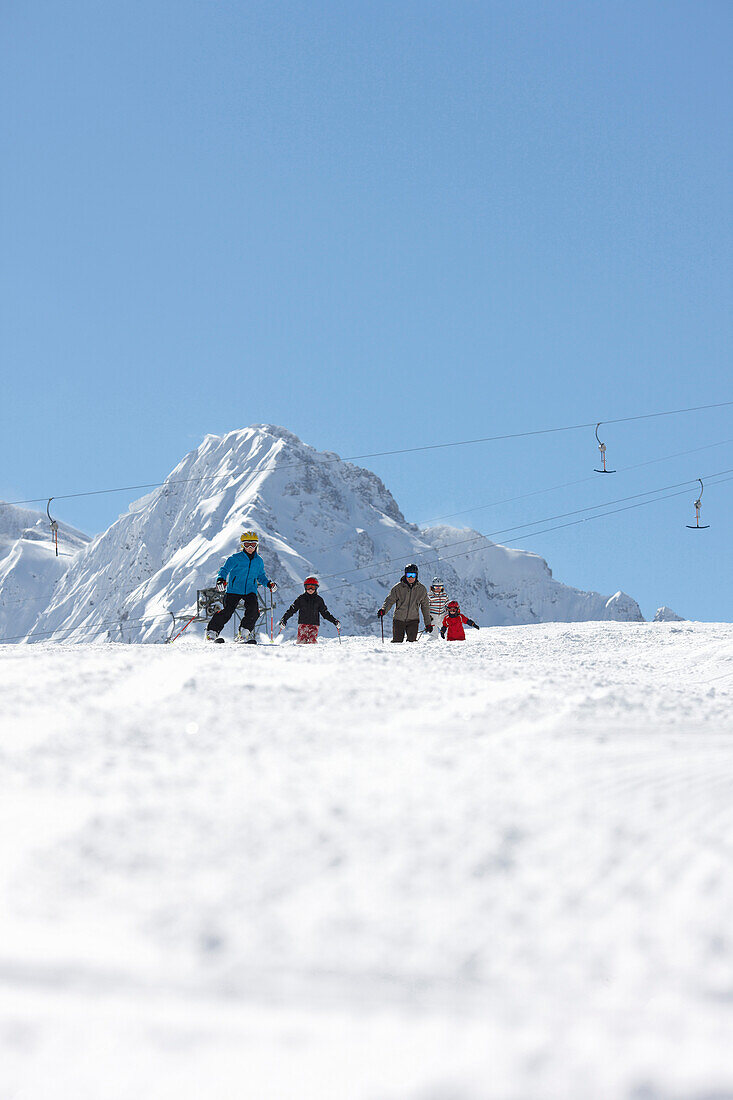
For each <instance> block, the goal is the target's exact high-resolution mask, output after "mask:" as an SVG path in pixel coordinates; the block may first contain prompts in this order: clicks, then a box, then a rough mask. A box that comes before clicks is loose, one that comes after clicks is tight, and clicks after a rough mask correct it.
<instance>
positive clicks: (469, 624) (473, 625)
mask: <svg viewBox="0 0 733 1100" xmlns="http://www.w3.org/2000/svg"><path fill="white" fill-rule="evenodd" d="M467 626H472V627H473V629H474V630H479V629H480V627H479V626H478V624H477V623H475V622H474V621H473V619H469V620H468V623H467Z"/></svg>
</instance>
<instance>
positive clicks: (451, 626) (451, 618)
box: [440, 600, 479, 642]
mask: <svg viewBox="0 0 733 1100" xmlns="http://www.w3.org/2000/svg"><path fill="white" fill-rule="evenodd" d="M464 623H465V624H466V626H472V627H474V628H475V629H476V630H478V629H479V627H478V624H477V623H475V622H474V621H473V619H469V618H467V616H466V615H462V614H461V609H460V607H459V606H458V600H451V601H450V603H449V604H448V614H447V615H446V616H445V618H444V619H443V625H442V626H441V628H440V636H441V638H446V637H447V639H448V641H449V642H465V640H466V634H465V632H464V630H463V624H464Z"/></svg>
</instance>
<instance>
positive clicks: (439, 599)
mask: <svg viewBox="0 0 733 1100" xmlns="http://www.w3.org/2000/svg"><path fill="white" fill-rule="evenodd" d="M428 598H429V600H430V614H431V615H432V617H433V619H434V620H435V622H438V623H439V622H440V620H441V619H442V618H443V616H444V615H445V609H446V608H447V606H448V597H447V596H446V594H445V588H444V587H443V582H442V580H441V579H440V577H433V583H432V584H431V585H430V593H429V597H428Z"/></svg>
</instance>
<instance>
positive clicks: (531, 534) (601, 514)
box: [329, 475, 733, 593]
mask: <svg viewBox="0 0 733 1100" xmlns="http://www.w3.org/2000/svg"><path fill="white" fill-rule="evenodd" d="M726 481H733V475H732V476H731V477H724V478H721V479H720V480H719V481H716V482H714V483H713V484H715V485H722V484H723V483H724V482H726ZM686 492H687V490H686V489H677V490H676V491H675V492H674V493H667V494H666V495H665V496H657V497H654V499H653V500H642V501H637V502H636V503H635V504H627V505H625V506H624V507H623V508H613V509H611V510H610V511H608V512H599V513H598V514H597V515H595V516H583V517H582V518H581V519H573V520H570V521H568V522H567V523H559V524H555V526H553V527H546V528H544V529H543V530H541V531H528V532H527V533H525V534H524V535H515V536H512V539H511V541H512V543H515V542H523V541H524V540H525V539H532V538H535V537H539V536H540V535H546V534H549V533H550V532H551V531H561V530H563V529H564V528H566V527H576V526H577V525H578V524H580V523H588V522H589V521H590V520H594V519H602V518H603V517H605V516H612V515H616V514H617V513H619V512H628V511H630V510H631V509H633V508H643V507H645V506H646V505H647V504H656V503H657V502H658V501H660V500H669V499H671V498H672V497H679V496H684V495H685V493H686ZM538 522H541V521H538ZM481 537H482V538H488V537H489V536H488V535H482V536H481ZM473 541H476V540H473ZM446 548H447V547H446ZM439 549H443V548H439ZM501 549H509V550H511V549H512V547H504V546H497V544H496V543H490V544H489V545H488V546H475V547H473V548H472V549H471V550H459V551H457V552H456V553H455V554H439V555H438V556H437V557H435V558H431V560H430V561H425V560H424V559H425V557H426V555H424V554H423V555H419V557H420V558H421V559H423V560H421V562H420V564H421V565H423V566H437V565H438V564H439V562H443V561H450V560H451V558H461V557H467V556H468V555H469V554H478V553H481V552H482V551H490V550H501ZM383 572H384V571H383V570H382V571H380V573H378V574H375V575H374V576H372V577H364V578H362V580H364V581H374V580H380V579H381V575H382V573H383ZM342 576H343V574H342ZM350 587H352V583H351V582H350V581H348V582H346V583H345V584H340V585H337V586H336V587H334V588H330V589H329V592H330V593H333V592H339V591H341V590H342V589H343V588H350Z"/></svg>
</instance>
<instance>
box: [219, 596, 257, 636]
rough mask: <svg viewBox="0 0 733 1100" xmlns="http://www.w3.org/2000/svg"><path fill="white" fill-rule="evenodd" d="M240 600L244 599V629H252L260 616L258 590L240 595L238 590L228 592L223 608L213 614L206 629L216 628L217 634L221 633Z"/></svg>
mask: <svg viewBox="0 0 733 1100" xmlns="http://www.w3.org/2000/svg"><path fill="white" fill-rule="evenodd" d="M240 600H244V617H243V619H242V629H243V630H251V629H252V627H253V626H254V625H255V623H256V622H257V620H258V619H259V617H260V605H259V603H258V601H257V593H256V592H248V593H247V595H246V596H238V595H237V593H236V592H227V594H226V596H225V597H224V606H223V608H222V609H221V611H216V612H215V613H214V614H213V615H212V616H211V618H210V619H209V625H208V626H207V628H206V629H207V630H215V631H216V633H217V634H220V633H221V631H222V630H223V628H224V627H225V626H226V624H227V623H228V622H229V620H230V619H231V617H232V615H233V614H234V609H235V608H236V606H237V604H238V603H239V601H240Z"/></svg>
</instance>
